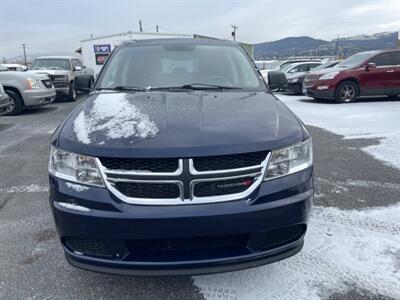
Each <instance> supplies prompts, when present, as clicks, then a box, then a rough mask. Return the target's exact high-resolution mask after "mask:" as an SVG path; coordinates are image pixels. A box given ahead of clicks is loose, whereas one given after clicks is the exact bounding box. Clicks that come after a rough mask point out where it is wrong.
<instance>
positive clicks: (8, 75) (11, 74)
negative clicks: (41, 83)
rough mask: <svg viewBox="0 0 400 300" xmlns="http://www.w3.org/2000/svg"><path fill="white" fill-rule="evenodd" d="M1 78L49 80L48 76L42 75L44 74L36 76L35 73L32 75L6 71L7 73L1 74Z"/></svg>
mask: <svg viewBox="0 0 400 300" xmlns="http://www.w3.org/2000/svg"><path fill="white" fill-rule="evenodd" d="M0 78H2V79H5V80H6V79H7V80H11V79H14V78H15V79H27V78H33V79H38V80H43V79H49V77H47V75H42V74H35V73H30V72H21V71H6V72H0Z"/></svg>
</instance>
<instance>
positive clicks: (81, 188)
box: [65, 182, 89, 192]
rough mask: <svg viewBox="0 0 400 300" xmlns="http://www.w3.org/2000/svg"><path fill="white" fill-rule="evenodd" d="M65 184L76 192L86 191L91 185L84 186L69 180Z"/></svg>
mask: <svg viewBox="0 0 400 300" xmlns="http://www.w3.org/2000/svg"><path fill="white" fill-rule="evenodd" d="M65 185H66V186H67V187H68V188H70V189H71V190H74V191H76V192H85V191H87V190H89V187H87V186H84V185H80V184H75V183H70V182H67V183H65Z"/></svg>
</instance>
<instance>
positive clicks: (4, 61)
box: [3, 56, 6, 64]
mask: <svg viewBox="0 0 400 300" xmlns="http://www.w3.org/2000/svg"><path fill="white" fill-rule="evenodd" d="M5 63H6V57H5V56H3V64H5Z"/></svg>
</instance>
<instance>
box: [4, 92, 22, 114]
mask: <svg viewBox="0 0 400 300" xmlns="http://www.w3.org/2000/svg"><path fill="white" fill-rule="evenodd" d="M5 92H6V93H7V95H8V96H9V97H10V104H9V105H8V107H7V112H6V114H5V115H6V116H16V115H20V114H21V113H22V109H23V107H24V104H23V102H22V99H21V96H20V95H19V94H17V93H16V92H14V91H10V90H6V91H5Z"/></svg>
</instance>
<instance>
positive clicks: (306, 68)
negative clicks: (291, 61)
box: [289, 64, 310, 73]
mask: <svg viewBox="0 0 400 300" xmlns="http://www.w3.org/2000/svg"><path fill="white" fill-rule="evenodd" d="M309 70H310V65H309V64H302V65H298V66H296V67H294V68H293V69H291V70H290V71H289V73H296V72H307V71H309Z"/></svg>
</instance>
